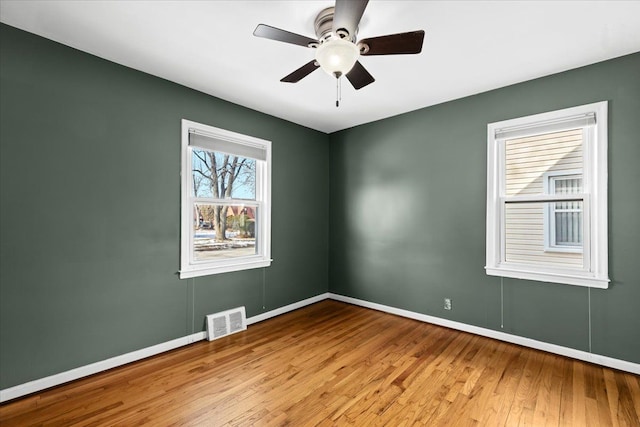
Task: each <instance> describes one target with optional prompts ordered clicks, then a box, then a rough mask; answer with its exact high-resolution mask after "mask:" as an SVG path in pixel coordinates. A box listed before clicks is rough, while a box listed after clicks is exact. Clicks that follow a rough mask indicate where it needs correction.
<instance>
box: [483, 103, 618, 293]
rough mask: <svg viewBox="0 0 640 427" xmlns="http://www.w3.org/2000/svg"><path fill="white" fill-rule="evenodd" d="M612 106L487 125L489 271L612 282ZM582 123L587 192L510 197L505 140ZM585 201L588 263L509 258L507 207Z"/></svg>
mask: <svg viewBox="0 0 640 427" xmlns="http://www.w3.org/2000/svg"><path fill="white" fill-rule="evenodd" d="M607 110H608V102H607V101H602V102H596V103H593V104H587V105H581V106H578V107H572V108H566V109H562V110H557V111H551V112H547V113H541V114H535V115H532V116H526V117H520V118H516V119H510V120H504V121H500V122H496V123H489V124H488V125H487V236H486V237H487V241H486V266H485V270H486V273H487V274H488V275H492V276H501V277H512V278H517V279H528V280H537V281H543V282H552V283H563V284H568V285H577V286H587V287H594V288H603V289H606V288H608V286H609V273H608V242H607V238H608V237H607ZM577 127H582V129H583V141H584V146H583V168H582V185H583V193H581V194H575V195H570V196H567V195H555V194H542V195H526V196H522V195H521V196H509V197H507V196H506V192H505V149H504V145H505V140H507V139H513V138H518V137H524V136H531V135H536V134H542V133H550V132H556V131H562V130H568V129H575V128H577ZM567 200H580V201H582V202H583V208H582V209H583V219H582V220H583V255H584V257H583V260H584V262H583V267H582V268H576V267H569V266H567V267H566V268H565V267H552V266H546V265H544V266H542V265H541V266H538V265H530V264H519V263H514V262H507V261H506V259H505V230H504V219H505V206H506V204H507V203H518V202H520V203H537V202H557V201H567Z"/></svg>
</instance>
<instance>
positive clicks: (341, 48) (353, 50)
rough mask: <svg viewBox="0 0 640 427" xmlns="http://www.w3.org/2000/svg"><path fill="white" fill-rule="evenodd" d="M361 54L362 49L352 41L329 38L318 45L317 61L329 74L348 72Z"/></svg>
mask: <svg viewBox="0 0 640 427" xmlns="http://www.w3.org/2000/svg"><path fill="white" fill-rule="evenodd" d="M359 56H360V49H359V48H358V47H357V46H356V45H355V44H354V43H351V42H350V41H347V40H342V39H338V38H336V39H329V40H327V41H325V42H324V43H322V44H321V45H320V46H318V49H317V50H316V61H318V64H320V68H322V69H323V70H324V71H325V72H326V73H327V74H330V75H332V76H336V75H343V74H347V73H348V72H349V71H350V70H351V69H352V68H353V65H354V64H355V63H356V61H357V60H358V57H359Z"/></svg>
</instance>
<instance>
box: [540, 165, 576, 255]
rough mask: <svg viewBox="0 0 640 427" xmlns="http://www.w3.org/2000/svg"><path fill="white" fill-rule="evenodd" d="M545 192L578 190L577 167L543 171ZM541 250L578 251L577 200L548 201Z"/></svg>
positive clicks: (574, 191)
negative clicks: (574, 168) (543, 241)
mask: <svg viewBox="0 0 640 427" xmlns="http://www.w3.org/2000/svg"><path fill="white" fill-rule="evenodd" d="M544 190H545V191H544V193H545V194H580V193H582V191H583V190H582V174H581V171H571V172H570V171H559V172H547V173H545V174H544ZM544 213H545V217H544V233H545V234H544V237H545V245H544V246H545V250H546V251H555V252H582V227H583V225H582V204H581V203H580V202H579V201H565V202H555V203H549V204H548V209H547V210H545V212H544Z"/></svg>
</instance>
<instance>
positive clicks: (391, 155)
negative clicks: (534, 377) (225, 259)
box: [0, 25, 640, 389]
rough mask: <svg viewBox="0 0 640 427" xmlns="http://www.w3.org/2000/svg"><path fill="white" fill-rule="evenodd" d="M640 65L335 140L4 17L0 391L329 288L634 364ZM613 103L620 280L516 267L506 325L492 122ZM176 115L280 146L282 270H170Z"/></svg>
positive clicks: (638, 345) (631, 61) (276, 219)
mask: <svg viewBox="0 0 640 427" xmlns="http://www.w3.org/2000/svg"><path fill="white" fill-rule="evenodd" d="M639 69H640V54H635V55H631V56H627V57H622V58H618V59H615V60H612V61H607V62H603V63H599V64H595V65H592V66H589V67H585V68H581V69H577V70H572V71H569V72H566V73H562V74H557V75H554V76H550V77H545V78H542V79H538V80H535V81H531V82H527V83H523V84H518V85H514V86H510V87H507V88H503V89H499V90H495V91H491V92H487V93H483V94H479V95H476V96H472V97H468V98H464V99H460V100H456V101H453V102H449V103H446V104H441V105H438V106H434V107H430V108H426V109H423V110H418V111H414V112H411V113H408V114H404V115H400V116H396V117H393V118H390V119H386V120H382V121H379V122H374V123H370V124H367V125H363V126H359V127H356V128H352V129H348V130H345V131H342V132H338V133H335V134H332V135H329V136H328V135H325V134H323V133H320V132H316V131H313V130H310V129H307V128H304V127H301V126H298V125H295V124H292V123H289V122H286V121H283V120H279V119H276V118H274V117H270V116H267V115H265V114H261V113H258V112H255V111H252V110H249V109H246V108H243V107H240V106H238V105H234V104H231V103H228V102H225V101H222V100H220V99H217V98H214V97H211V96H208V95H205V94H202V93H199V92H196V91H193V90H190V89H187V88H185V87H182V86H179V85H177V84H173V83H170V82H167V81H165V80H162V79H158V78H155V77H152V76H149V75H147V74H144V73H140V72H137V71H134V70H131V69H128V68H126V67H122V66H119V65H116V64H113V63H111V62H108V61H105V60H102V59H99V58H96V57H94V56H91V55H88V54H84V53H81V52H79V51H76V50H73V49H71V48H68V47H65V46H62V45H59V44H57V43H54V42H51V41H48V40H45V39H43V38H40V37H37V36H34V35H31V34H28V33H25V32H22V31H20V30H17V29H14V28H12V27H9V26H6V25H0V165H1V168H0V173H1V175H0V190H1V192H0V196H1V199H0V389H4V388H7V387H11V386H14V385H18V384H22V383H25V382H27V381H30V380H34V379H39V378H42V377H45V376H48V375H52V374H56V373H59V372H63V371H66V370H69V369H72V368H75V367H79V366H83V365H87V364H89V363H92V362H96V361H100V360H104V359H106V358H109V357H113V356H116V355H121V354H123V353H127V352H130V351H134V350H138V349H141V348H145V347H148V346H151V345H154V344H158V343H162V342H166V341H168V340H171V339H174V338H178V337H183V336H185V335H188V334H191V333H193V332H197V331H201V330H203V329H204V315H205V314H208V313H212V312H216V311H219V310H223V309H227V308H231V307H235V306H239V305H244V306H246V308H247V315H248V316H254V315H257V314H260V313H262V312H265V311H268V310H272V309H275V308H278V307H282V306H284V305H287V304H290V303H293V302H296V301H300V300H302V299H305V298H309V297H312V296H315V295H318V294H321V293H324V292H327V290H329V291H331V292H335V293H338V294H342V295H347V296H352V297H356V298H360V299H363V300H367V301H372V302H377V303H381V304H387V305H390V306H393V307H398V308H404V309H408V310H412V311H415V312H419V313H425V314H429V315H434V316H438V317H442V318H448V319H452V320H456V321H460V322H464V323H468V324H471V325H477V326H481V327H486V328H491V329H495V330H504V331H505V332H509V333H513V334H517V335H521V336H524V337H530V338H534V339H538V340H541V341H546V342H550V343H554V344H559V345H563V346H567V347H572V348H576V349H580V350H589V338H590V337H589V330H590V329H591V346H592V351H593V352H594V353H598V354H602V355H607V356H611V357H614V358H619V359H623V360H628V361H632V362H636V363H640V332H639V331H640V310H637V308H636V306H637V305H638V302H639V301H640V275H638V267H637V264H638V252H639V250H640V243H638V242H640V220H639V218H640V215H639V214H638V212H640V191H638V190H637V188H636V187H637V185H638V182H640V172H639V171H640V168H639V167H638V161H639V160H640V144H639V143H638V135H640V120H638V118H639V117H640V79H638V77H637V74H638V70H639ZM601 100H609V101H610V104H609V112H610V122H609V182H610V186H609V233H610V238H609V244H610V249H609V258H610V261H609V268H610V275H611V278H612V284H611V286H610V289H608V290H591V291H590V295H589V291H588V290H587V289H585V288H581V287H574V286H568V285H553V284H545V283H540V282H527V281H519V280H513V279H505V280H504V283H503V285H504V293H503V298H504V316H503V317H504V328H501V326H500V325H501V283H500V279H499V278H495V277H489V276H486V275H485V274H484V269H483V266H484V257H485V253H484V252H485V250H484V248H485V197H486V125H487V123H489V122H494V121H499V120H504V119H508V118H512V117H518V116H523V115H528V114H533V113H538V112H542V111H548V110H554V109H559V108H564V107H570V106H575V105H580V104H585V103H590V102H595V101H601ZM182 118H187V119H189V120H194V121H197V122H201V123H205V124H208V125H212V126H216V127H220V128H223V129H228V130H231V131H234V132H240V133H244V134H247V135H251V136H255V137H259V138H263V139H268V140H271V141H272V142H273V177H272V179H273V196H272V202H273V218H272V236H273V239H272V255H273V258H274V262H273V264H272V265H271V267H269V268H266V269H257V270H250V271H245V272H236V273H227V274H222V275H216V276H208V277H203V278H197V279H189V280H179V279H178V277H177V274H176V272H177V270H178V268H179V212H180V207H179V203H180V177H179V172H180V119H182ZM329 224H331V227H330V228H329ZM303 237H304V240H305V241H307V242H312V243H311V244H307V245H305V246H304V248H302V247H301V246H300V242H301V238H303ZM445 297H450V298H452V299H453V310H452V311H445V310H443V309H442V305H443V298H445ZM589 299H590V301H591V304H590V307H591V323H589Z"/></svg>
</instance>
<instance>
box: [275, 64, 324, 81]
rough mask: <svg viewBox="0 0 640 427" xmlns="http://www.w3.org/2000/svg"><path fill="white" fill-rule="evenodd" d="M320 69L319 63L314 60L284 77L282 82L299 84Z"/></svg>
mask: <svg viewBox="0 0 640 427" xmlns="http://www.w3.org/2000/svg"><path fill="white" fill-rule="evenodd" d="M319 67H320V65H318V63H317V62H316V60H315V59H314V60H313V61H310V62H307V63H306V64H304V65H303V66H302V67H300V68H298V69H297V70H295V71H294V72H293V73H291V74H289V75H288V76H286V77H283V78H282V79H281V80H280V81H281V82H285V83H297V82H299V81H300V80H302V79H303V78H305V77H307V76H308V75H309V74H311V73H312V72H314V71H315V70H316V69H318V68H319Z"/></svg>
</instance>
